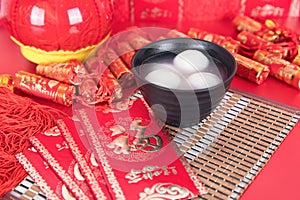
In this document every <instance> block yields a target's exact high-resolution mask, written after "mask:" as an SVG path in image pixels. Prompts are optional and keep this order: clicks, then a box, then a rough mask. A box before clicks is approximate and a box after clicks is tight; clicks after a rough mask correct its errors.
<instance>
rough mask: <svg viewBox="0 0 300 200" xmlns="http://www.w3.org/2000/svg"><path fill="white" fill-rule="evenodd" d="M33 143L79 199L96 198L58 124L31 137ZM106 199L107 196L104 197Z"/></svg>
mask: <svg viewBox="0 0 300 200" xmlns="http://www.w3.org/2000/svg"><path fill="white" fill-rule="evenodd" d="M30 142H31V144H32V145H33V146H34V147H35V149H36V150H37V151H38V153H39V154H40V155H41V156H42V157H43V158H44V160H45V161H46V162H47V163H48V164H49V166H50V167H51V168H52V169H53V171H55V173H56V174H57V175H58V176H59V177H60V179H61V180H62V181H63V182H64V184H65V185H67V186H68V188H70V190H71V192H72V193H73V194H74V197H76V198H78V199H96V198H95V197H94V195H93V190H91V188H90V187H89V185H88V183H87V182H86V180H85V177H84V176H83V174H82V172H81V170H80V166H79V164H78V163H77V162H76V160H75V159H74V157H73V155H72V153H71V151H70V149H69V146H68V144H67V142H66V141H65V140H64V138H63V136H62V135H61V133H60V131H59V129H58V128H57V126H55V127H53V128H51V129H49V130H47V131H45V132H43V133H40V134H36V135H35V136H33V137H31V138H30ZM103 199H105V198H103Z"/></svg>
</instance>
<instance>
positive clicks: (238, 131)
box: [168, 91, 300, 199]
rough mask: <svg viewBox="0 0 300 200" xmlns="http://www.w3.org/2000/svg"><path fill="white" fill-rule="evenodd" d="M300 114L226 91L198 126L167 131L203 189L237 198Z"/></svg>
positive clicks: (211, 195)
mask: <svg viewBox="0 0 300 200" xmlns="http://www.w3.org/2000/svg"><path fill="white" fill-rule="evenodd" d="M299 114H300V113H299V110H297V109H292V108H288V107H286V106H283V105H278V104H275V103H271V102H268V101H266V100H263V99H259V98H256V97H253V96H252V95H248V94H243V93H240V92H237V91H229V92H227V94H226V96H225V97H224V98H223V100H222V102H221V104H220V105H219V106H218V107H217V108H216V109H215V110H214V112H213V113H212V114H211V115H210V116H209V117H207V118H206V119H205V120H203V121H202V122H201V123H200V124H199V125H197V126H193V127H190V128H184V129H178V128H172V127H168V129H169V130H170V132H171V134H172V135H173V136H174V140H175V141H176V143H177V144H178V145H179V147H180V149H181V151H183V152H184V155H185V157H186V158H187V160H188V161H189V162H190V164H191V165H192V167H193V168H194V169H196V171H197V173H198V176H200V178H201V180H202V181H203V183H204V184H205V186H206V187H207V189H208V194H207V195H204V196H203V198H202V199H238V198H239V197H240V196H241V194H242V193H243V192H244V190H245V189H246V188H247V187H248V185H249V184H250V183H251V182H252V181H253V179H254V178H255V177H256V175H257V174H258V173H259V171H260V170H261V169H262V168H263V167H264V166H265V164H266V163H267V161H268V160H269V158H270V157H271V156H272V154H273V153H274V152H275V150H276V149H277V147H278V146H279V145H280V144H281V142H282V141H283V140H284V138H285V137H286V136H287V135H288V133H289V132H290V131H291V129H292V128H293V127H294V126H295V124H296V123H297V121H298V120H299V117H300V115H299Z"/></svg>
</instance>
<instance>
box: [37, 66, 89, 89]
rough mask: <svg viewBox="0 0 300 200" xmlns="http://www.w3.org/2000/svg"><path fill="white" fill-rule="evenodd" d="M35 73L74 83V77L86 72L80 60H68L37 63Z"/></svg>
mask: <svg viewBox="0 0 300 200" xmlns="http://www.w3.org/2000/svg"><path fill="white" fill-rule="evenodd" d="M36 73H37V74H38V75H41V76H44V77H47V78H50V79H54V80H57V81H60V82H63V83H67V84H74V83H75V81H76V80H75V79H76V78H77V77H78V76H82V75H85V73H86V72H85V70H84V67H83V66H82V64H81V62H80V61H78V60H70V61H68V62H65V63H48V64H39V65H37V66H36Z"/></svg>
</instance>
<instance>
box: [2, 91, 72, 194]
mask: <svg viewBox="0 0 300 200" xmlns="http://www.w3.org/2000/svg"><path fill="white" fill-rule="evenodd" d="M66 116H67V114H65V113H63V112H62V111H59V110H56V109H54V108H51V107H48V106H44V105H41V104H38V103H36V102H34V101H32V100H31V99H29V98H26V97H21V96H18V95H16V94H14V93H12V92H11V91H10V90H8V89H7V88H4V87H0V143H1V145H0V197H2V196H3V195H4V194H6V193H7V192H9V191H11V190H12V189H13V188H14V187H16V186H17V185H18V184H19V183H20V181H21V180H22V179H24V177H25V176H26V175H27V174H26V172H25V171H24V170H23V168H22V166H21V165H20V164H19V162H18V161H17V159H16V158H15V154H17V153H19V152H22V151H23V150H24V149H26V148H28V147H30V142H29V140H28V138H30V137H31V136H33V135H34V134H36V133H38V132H43V131H46V130H47V129H49V128H51V127H53V126H54V125H55V122H56V120H57V119H59V118H63V117H66Z"/></svg>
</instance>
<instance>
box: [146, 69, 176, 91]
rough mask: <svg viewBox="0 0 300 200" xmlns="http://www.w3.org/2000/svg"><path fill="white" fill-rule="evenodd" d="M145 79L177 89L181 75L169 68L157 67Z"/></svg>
mask: <svg viewBox="0 0 300 200" xmlns="http://www.w3.org/2000/svg"><path fill="white" fill-rule="evenodd" d="M145 79H146V80H147V81H149V82H151V83H154V84H156V85H159V86H163V87H166V88H172V89H176V88H177V87H178V86H179V85H180V81H181V79H180V76H179V75H177V74H176V72H173V71H171V70H168V69H157V70H154V71H152V72H150V73H149V74H147V75H146V76H145Z"/></svg>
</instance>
